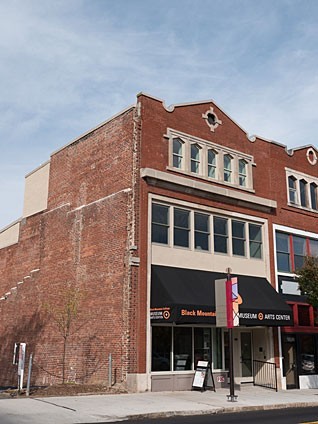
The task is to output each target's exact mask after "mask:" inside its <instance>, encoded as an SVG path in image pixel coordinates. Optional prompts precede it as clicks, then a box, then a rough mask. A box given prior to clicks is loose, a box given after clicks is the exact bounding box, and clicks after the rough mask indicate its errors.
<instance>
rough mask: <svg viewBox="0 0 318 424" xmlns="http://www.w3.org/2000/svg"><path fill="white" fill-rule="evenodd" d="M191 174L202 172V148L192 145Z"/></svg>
mask: <svg viewBox="0 0 318 424" xmlns="http://www.w3.org/2000/svg"><path fill="white" fill-rule="evenodd" d="M191 172H193V173H194V174H199V172H200V147H199V146H198V145H197V144H191Z"/></svg>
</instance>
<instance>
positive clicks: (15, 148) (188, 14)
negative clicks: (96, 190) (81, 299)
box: [0, 0, 318, 229]
mask: <svg viewBox="0 0 318 424" xmlns="http://www.w3.org/2000/svg"><path fill="white" fill-rule="evenodd" d="M317 21H318V1H317V0H301V1H298V0H10V1H7V0H0V229H1V228H4V227H5V226H7V225H9V224H10V223H11V222H13V221H15V220H16V219H18V218H19V217H21V215H22V211H23V193H24V179H25V175H27V174H28V173H29V172H31V171H32V170H33V169H35V168H37V167H38V166H39V165H40V164H42V163H45V162H46V161H47V160H49V158H50V155H51V154H52V153H53V152H54V151H55V150H57V149H59V148H60V147H62V146H64V145H66V144H67V143H69V142H70V141H72V140H73V139H75V138H77V137H78V136H80V135H81V134H83V133H85V132H86V131H88V130H89V129H91V128H93V127H95V126H96V125H98V124H99V123H101V122H103V121H105V120H106V119H108V118H109V117H111V116H112V115H115V114H116V113H118V112H119V111H121V110H122V109H124V108H126V107H128V106H130V105H132V104H134V103H135V101H136V95H137V94H138V93H139V92H141V91H142V92H144V93H147V94H151V95H152V96H154V97H157V98H160V99H162V100H164V102H165V105H166V106H169V105H172V104H178V103H185V102H196V101H199V100H209V99H213V100H214V101H215V102H216V104H217V105H218V106H220V107H221V108H222V109H223V110H224V111H225V112H226V113H227V114H229V115H230V116H231V117H232V118H233V119H234V120H235V121H236V122H237V123H238V124H239V125H240V126H241V127H243V128H244V129H245V130H246V131H247V132H248V133H249V134H251V135H253V134H256V135H259V136H262V137H264V138H266V139H269V140H274V141H277V142H279V143H282V144H285V145H286V146H287V147H288V148H293V147H299V146H303V145H308V144H311V145H314V146H316V147H317V144H318V143H317V134H318V119H317V115H316V113H317V111H318V25H317Z"/></svg>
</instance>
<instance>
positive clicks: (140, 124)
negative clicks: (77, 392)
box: [0, 93, 318, 391]
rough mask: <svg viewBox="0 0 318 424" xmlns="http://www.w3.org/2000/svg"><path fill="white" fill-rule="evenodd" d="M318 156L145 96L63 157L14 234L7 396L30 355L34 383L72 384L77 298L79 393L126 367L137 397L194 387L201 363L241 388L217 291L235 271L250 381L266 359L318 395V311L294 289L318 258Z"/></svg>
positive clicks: (218, 113)
mask: <svg viewBox="0 0 318 424" xmlns="http://www.w3.org/2000/svg"><path fill="white" fill-rule="evenodd" d="M317 153H318V152H317V149H316V148H315V147H313V146H305V147H302V148H299V149H294V150H292V151H287V150H286V148H285V146H283V145H281V144H278V143H275V142H270V141H268V140H265V139H262V138H260V137H249V136H248V134H247V133H246V132H245V131H244V130H243V129H242V128H241V127H240V126H238V125H237V124H236V123H235V122H234V121H233V120H232V119H231V118H230V117H229V116H228V115H227V114H226V113H225V112H223V111H222V110H221V109H220V108H219V107H218V106H217V105H216V104H215V103H214V102H212V101H204V102H197V103H189V104H183V105H177V106H174V107H171V108H166V107H165V106H164V105H163V103H162V101H161V100H158V99H155V98H154V97H151V96H148V95H146V94H142V93H141V94H139V95H138V96H137V102H136V105H134V106H131V107H130V108H128V109H126V110H124V111H123V112H121V113H119V114H118V115H116V116H114V117H113V118H111V119H110V120H108V121H106V122H104V123H103V124H101V125H99V126H98V127H96V128H95V129H93V130H91V131H89V132H88V133H86V134H84V135H83V136H81V137H79V138H78V139H76V140H74V141H72V142H71V143H69V144H68V145H66V146H65V147H63V148H61V149H60V150H58V151H57V152H55V153H53V154H52V156H51V158H50V161H49V162H47V163H46V164H44V165H43V166H41V167H39V168H38V169H36V170H35V171H33V172H32V173H30V174H29V175H28V176H27V177H26V185H25V199H24V210H23V217H22V218H21V219H20V220H18V221H16V222H15V223H13V224H12V225H10V226H8V227H6V228H5V229H3V230H2V231H0V270H1V272H0V290H1V292H0V296H1V293H2V294H3V295H2V297H1V300H0V313H1V323H0V334H1V341H2V342H1V347H0V366H1V369H2V370H5V371H4V372H2V373H1V374H2V375H1V381H0V384H1V385H8V384H13V382H14V381H15V375H14V372H15V369H14V366H13V365H11V363H12V351H13V345H14V342H26V343H27V357H28V355H29V354H30V353H31V352H33V354H34V371H33V377H32V379H33V383H34V384H52V383H55V382H59V381H60V378H59V377H60V376H61V361H62V359H61V358H62V355H63V338H62V337H61V335H60V334H59V332H58V331H57V329H56V326H55V325H54V322H53V321H52V319H49V315H48V314H47V311H48V310H50V308H51V312H52V310H54V308H56V309H58V307H62V306H63V302H65V288H66V287H69V286H70V287H75V288H77V289H78V291H79V293H81V294H82V300H81V303H80V307H79V316H78V318H77V319H78V322H77V327H76V328H77V331H76V332H75V334H73V335H72V336H71V337H70V338H69V339H68V346H67V352H66V358H65V361H64V362H65V363H64V365H65V375H66V379H67V380H68V381H76V382H91V383H93V382H94V383H96V382H103V383H104V382H105V381H108V369H109V363H108V355H109V354H112V365H113V367H112V370H113V372H112V380H113V381H114V382H116V383H123V384H125V385H127V386H128V387H129V388H130V389H131V390H136V391H139V390H154V391H155V390H186V389H190V388H191V383H192V379H193V374H194V367H195V365H196V363H197V361H198V360H199V359H205V360H209V361H210V362H211V364H212V369H213V373H214V376H215V382H216V384H217V386H219V385H222V384H224V383H226V381H227V370H228V361H229V357H228V331H227V329H226V328H217V327H216V317H215V315H216V314H215V295H214V285H215V280H218V279H222V278H226V275H227V272H228V269H229V268H230V269H231V274H232V275H233V276H237V277H238V284H239V294H240V296H241V299H242V304H241V305H240V327H238V328H235V329H234V362H235V378H236V381H237V382H238V383H240V382H241V383H242V382H248V381H251V378H252V372H253V361H255V360H259V361H262V362H275V363H276V365H277V367H278V378H279V384H280V386H281V387H287V388H290V387H294V386H295V387H297V386H298V384H300V385H301V386H302V387H303V386H310V385H315V387H318V381H316V379H318V368H317V365H318V364H317V361H318V355H317V354H316V349H317V347H318V345H317V341H318V338H316V336H315V324H314V322H315V320H314V317H315V314H314V311H313V308H312V307H310V306H309V305H307V304H306V299H305V298H304V297H302V296H300V294H299V293H298V291H297V287H298V286H297V283H295V281H294V270H295V268H297V266H298V265H301V263H302V261H303V258H304V255H305V253H306V252H307V253H311V254H317V240H318V230H317V216H318V215H317V213H318V211H317V195H318V192H317V187H318V164H317ZM304 246H305V247H304ZM306 249H307V250H306ZM285 300H286V301H287V302H288V303H291V304H292V306H291V307H290V306H289V305H287V303H286V302H285ZM48 305H49V306H48ZM294 321H295V326H294ZM316 328H318V327H316ZM309 338H310V340H309ZM288 355H289V356H288ZM292 355H294V356H292ZM282 356H284V361H282ZM287 357H288V359H287ZM296 358H297V361H298V368H297V370H298V371H297V372H293V375H294V377H292V376H291V372H290V370H293V369H294V362H295V361H296ZM294 359H295V360H294ZM305 361H306V363H305ZM299 367H302V368H299ZM309 368H310V369H309ZM303 374H306V375H303ZM308 374H310V376H309V377H308ZM298 380H299V381H300V383H298Z"/></svg>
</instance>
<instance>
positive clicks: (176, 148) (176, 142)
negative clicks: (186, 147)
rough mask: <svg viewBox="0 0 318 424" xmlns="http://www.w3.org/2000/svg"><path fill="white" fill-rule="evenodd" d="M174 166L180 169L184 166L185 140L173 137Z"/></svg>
mask: <svg viewBox="0 0 318 424" xmlns="http://www.w3.org/2000/svg"><path fill="white" fill-rule="evenodd" d="M173 166H174V167H175V168H178V169H182V167H183V142H182V141H181V140H180V139H179V138H174V139H173Z"/></svg>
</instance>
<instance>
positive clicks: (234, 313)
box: [226, 277, 242, 328]
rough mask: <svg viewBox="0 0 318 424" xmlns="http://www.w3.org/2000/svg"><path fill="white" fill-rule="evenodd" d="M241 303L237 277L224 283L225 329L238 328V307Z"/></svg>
mask: <svg viewBox="0 0 318 424" xmlns="http://www.w3.org/2000/svg"><path fill="white" fill-rule="evenodd" d="M241 303H242V300H241V297H240V295H239V292H238V280H237V277H232V278H229V279H227V281H226V317H227V328H233V327H238V326H239V325H240V320H239V305H240V304H241Z"/></svg>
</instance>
